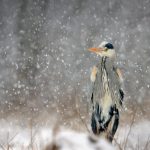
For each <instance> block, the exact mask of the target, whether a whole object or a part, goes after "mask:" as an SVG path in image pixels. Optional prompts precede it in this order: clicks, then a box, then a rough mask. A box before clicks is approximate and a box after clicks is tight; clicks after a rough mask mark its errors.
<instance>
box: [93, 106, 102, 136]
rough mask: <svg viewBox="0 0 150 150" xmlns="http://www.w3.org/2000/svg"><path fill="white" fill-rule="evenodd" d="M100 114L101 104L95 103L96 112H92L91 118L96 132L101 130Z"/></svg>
mask: <svg viewBox="0 0 150 150" xmlns="http://www.w3.org/2000/svg"><path fill="white" fill-rule="evenodd" d="M100 115H101V109H100V107H99V104H98V103H96V104H95V109H94V112H93V113H92V118H91V127H92V131H93V133H94V134H99V133H100V132H99V131H100V130H99V129H100V123H99V122H100Z"/></svg>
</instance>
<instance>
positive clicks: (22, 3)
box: [0, 0, 150, 127]
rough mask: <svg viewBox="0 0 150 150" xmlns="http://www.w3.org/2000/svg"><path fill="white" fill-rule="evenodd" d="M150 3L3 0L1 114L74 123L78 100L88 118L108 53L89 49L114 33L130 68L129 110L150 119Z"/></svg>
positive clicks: (124, 66)
mask: <svg viewBox="0 0 150 150" xmlns="http://www.w3.org/2000/svg"><path fill="white" fill-rule="evenodd" d="M149 8H150V1H149V0H113V1H109V0H0V117H1V118H3V119H6V118H9V117H13V118H16V121H18V117H20V118H22V120H25V118H27V119H31V116H32V117H34V119H37V120H38V119H39V118H40V119H41V120H42V121H43V120H44V119H45V120H48V118H54V120H55V119H56V120H59V121H62V122H63V124H64V125H68V126H69V127H71V126H74V124H75V122H76V119H77V118H78V115H77V114H78V113H77V109H76V108H77V107H78V108H79V109H80V115H81V116H80V117H81V118H83V119H85V120H87V119H86V118H85V117H86V116H89V109H90V108H89V105H90V96H91V83H90V78H89V77H90V72H91V68H92V67H93V65H95V64H97V62H98V61H99V59H100V58H99V57H97V56H96V55H95V54H92V53H90V52H88V50H87V49H88V48H89V47H92V46H97V45H99V44H100V43H101V42H102V41H104V40H106V41H109V42H111V43H113V45H114V47H115V49H116V51H117V65H118V66H119V67H120V68H121V70H122V72H123V76H124V81H125V82H124V90H125V99H124V102H125V104H124V106H125V109H124V110H126V112H124V113H123V114H128V115H126V119H128V118H130V116H129V115H130V114H132V112H133V111H135V110H136V112H137V113H136V115H137V117H138V116H139V118H145V119H148V120H150V116H149V114H150V98H149V97H150V9H149ZM76 106H77V107H76ZM40 119H39V120H40ZM68 119H73V120H75V122H73V121H68V122H67V120H68ZM76 123H79V122H76Z"/></svg>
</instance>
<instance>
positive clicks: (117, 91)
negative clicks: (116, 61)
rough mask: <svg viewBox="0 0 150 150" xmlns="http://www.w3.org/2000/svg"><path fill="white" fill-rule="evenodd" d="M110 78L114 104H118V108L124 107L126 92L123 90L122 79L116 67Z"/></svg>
mask: <svg viewBox="0 0 150 150" xmlns="http://www.w3.org/2000/svg"><path fill="white" fill-rule="evenodd" d="M110 77H111V78H110V79H109V81H110V91H111V96H112V100H113V101H114V104H116V106H117V108H120V107H122V100H123V97H124V92H123V91H122V89H121V83H120V79H119V77H118V74H117V72H116V68H115V67H114V68H113V71H112V72H111V75H110Z"/></svg>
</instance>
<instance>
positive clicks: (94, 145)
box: [0, 120, 150, 150]
mask: <svg viewBox="0 0 150 150" xmlns="http://www.w3.org/2000/svg"><path fill="white" fill-rule="evenodd" d="M0 126H1V127H0V149H2V150H4V149H8V148H10V149H13V150H26V149H36V150H41V149H45V148H46V147H47V149H46V150H51V148H52V146H56V147H57V148H58V150H83V149H84V150H98V149H100V150H114V149H118V146H117V145H116V144H115V142H114V145H113V146H112V145H110V144H108V143H107V142H106V141H105V140H103V139H95V138H94V139H93V137H91V136H89V134H88V133H84V132H79V131H72V130H68V129H66V128H62V127H55V128H52V127H38V128H37V127H35V128H27V127H24V128H21V127H19V126H14V125H10V124H8V123H6V121H5V120H1V122H0ZM149 127H150V122H149V121H142V122H140V123H138V124H134V125H133V126H132V128H131V130H130V125H126V126H124V127H120V128H119V130H118V132H117V134H116V140H117V143H119V145H120V146H121V147H122V148H124V149H129V150H130V149H137V147H139V148H140V149H143V150H144V148H145V150H146V149H150V145H149V143H148V140H149V137H150V128H149ZM129 131H130V132H129ZM127 137H128V138H127ZM125 143H127V144H125ZM146 143H147V145H146Z"/></svg>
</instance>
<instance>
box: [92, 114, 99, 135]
mask: <svg viewBox="0 0 150 150" xmlns="http://www.w3.org/2000/svg"><path fill="white" fill-rule="evenodd" d="M91 127H92V131H93V133H94V134H97V128H98V126H97V121H96V118H95V113H94V112H93V113H92V117H91Z"/></svg>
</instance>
